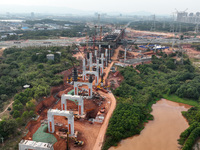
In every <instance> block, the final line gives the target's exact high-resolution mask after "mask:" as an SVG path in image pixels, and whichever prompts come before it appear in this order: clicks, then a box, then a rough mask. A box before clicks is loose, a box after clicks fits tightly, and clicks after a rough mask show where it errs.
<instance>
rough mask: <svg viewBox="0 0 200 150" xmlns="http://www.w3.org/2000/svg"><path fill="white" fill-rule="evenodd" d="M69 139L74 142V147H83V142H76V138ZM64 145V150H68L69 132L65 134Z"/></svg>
mask: <svg viewBox="0 0 200 150" xmlns="http://www.w3.org/2000/svg"><path fill="white" fill-rule="evenodd" d="M71 139H72V140H74V147H77V146H83V145H84V142H83V141H79V140H77V138H76V137H72V138H71ZM66 145H67V148H66V150H70V147H69V132H67V141H66Z"/></svg>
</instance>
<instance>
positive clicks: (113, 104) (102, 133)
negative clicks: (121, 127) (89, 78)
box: [93, 46, 121, 150]
mask: <svg viewBox="0 0 200 150" xmlns="http://www.w3.org/2000/svg"><path fill="white" fill-rule="evenodd" d="M120 49H121V46H119V47H118V48H117V49H116V50H115V53H114V55H113V57H112V60H113V61H112V63H111V64H109V65H108V67H107V68H106V69H105V73H106V74H105V76H104V81H105V79H107V77H108V74H109V72H110V68H111V67H112V66H113V64H114V63H115V62H118V61H117V60H118V54H119V50H120ZM99 93H100V95H103V96H106V97H108V98H109V99H110V100H111V101H110V108H109V111H108V113H107V115H106V118H105V119H104V122H103V124H102V126H101V129H100V131H99V135H98V137H97V139H96V143H95V145H94V147H93V150H101V148H102V145H103V142H104V138H105V134H106V130H107V127H108V123H109V120H110V118H111V116H112V113H113V111H114V110H115V107H116V99H115V96H114V95H113V94H112V93H108V94H107V93H104V92H102V91H99Z"/></svg>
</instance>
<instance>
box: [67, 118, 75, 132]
mask: <svg viewBox="0 0 200 150" xmlns="http://www.w3.org/2000/svg"><path fill="white" fill-rule="evenodd" d="M68 131H69V134H70V135H71V136H72V135H74V116H72V117H69V118H68Z"/></svg>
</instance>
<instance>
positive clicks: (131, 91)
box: [103, 52, 200, 150]
mask: <svg viewBox="0 0 200 150" xmlns="http://www.w3.org/2000/svg"><path fill="white" fill-rule="evenodd" d="M159 55H160V56H161V58H157V57H156V56H152V64H143V65H139V66H137V67H136V69H137V71H136V70H135V69H133V68H132V67H126V68H120V73H121V74H122V75H123V76H124V81H123V82H122V84H121V85H120V87H118V88H117V89H116V90H114V91H113V93H114V94H115V96H116V99H117V107H116V109H115V111H114V113H113V116H112V118H111V120H110V122H109V126H108V129H107V132H106V140H105V143H104V146H103V150H107V149H108V148H109V147H110V146H113V145H115V146H116V145H117V143H118V142H119V141H120V140H121V139H124V138H127V137H130V136H133V135H135V134H139V133H140V131H141V130H142V129H143V123H144V122H145V121H146V120H148V119H152V116H151V115H150V112H151V109H150V107H151V105H152V104H153V103H154V102H155V100H157V99H160V98H161V97H163V96H165V97H171V96H172V97H173V98H174V101H177V100H179V99H180V98H184V101H189V102H193V103H192V104H193V105H195V106H196V105H197V104H198V100H199V96H200V93H199V91H200V89H199V88H200V84H199V79H200V75H199V74H198V73H196V72H195V69H194V67H193V66H192V65H191V62H190V61H189V59H188V58H187V57H186V56H185V58H184V60H183V64H182V63H181V62H178V61H177V60H176V61H175V59H174V56H176V54H170V55H166V54H164V53H162V52H161V53H159ZM179 97H180V98H179ZM192 100H193V101H192ZM199 119H200V118H199ZM195 135H196V134H195Z"/></svg>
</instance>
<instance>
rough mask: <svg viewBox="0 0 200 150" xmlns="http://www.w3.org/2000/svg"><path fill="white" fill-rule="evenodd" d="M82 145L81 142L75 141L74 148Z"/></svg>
mask: <svg viewBox="0 0 200 150" xmlns="http://www.w3.org/2000/svg"><path fill="white" fill-rule="evenodd" d="M83 145H84V142H83V141H78V140H76V139H75V142H74V146H83Z"/></svg>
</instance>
